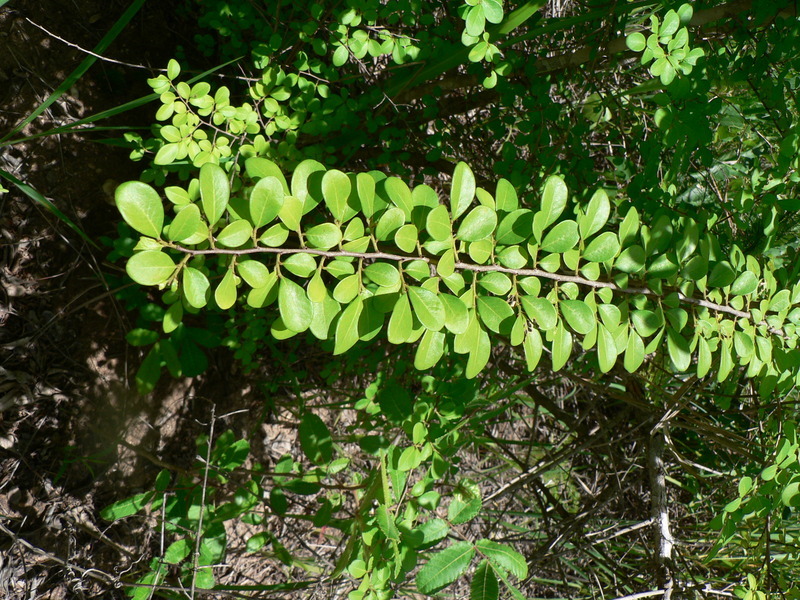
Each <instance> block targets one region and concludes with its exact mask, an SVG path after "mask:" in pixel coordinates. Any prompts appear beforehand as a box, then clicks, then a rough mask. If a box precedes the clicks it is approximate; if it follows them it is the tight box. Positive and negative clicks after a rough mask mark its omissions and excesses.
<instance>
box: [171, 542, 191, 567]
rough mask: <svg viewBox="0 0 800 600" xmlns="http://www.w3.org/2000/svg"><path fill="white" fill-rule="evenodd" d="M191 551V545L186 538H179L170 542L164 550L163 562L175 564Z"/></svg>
mask: <svg viewBox="0 0 800 600" xmlns="http://www.w3.org/2000/svg"><path fill="white" fill-rule="evenodd" d="M191 552H192V545H191V543H190V542H189V540H187V539H186V538H181V539H179V540H176V541H174V542H172V543H171V544H170V545H169V546H168V547H167V549H166V550H165V551H164V562H165V563H167V564H168V565H177V564H178V563H181V562H183V560H184V559H185V558H186V557H187V556H189V554H190V553H191Z"/></svg>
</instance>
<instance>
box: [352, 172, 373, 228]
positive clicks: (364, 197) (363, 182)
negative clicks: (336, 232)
mask: <svg viewBox="0 0 800 600" xmlns="http://www.w3.org/2000/svg"><path fill="white" fill-rule="evenodd" d="M356 192H357V194H358V201H359V203H360V205H361V211H362V212H363V213H364V216H366V217H367V218H368V219H369V218H371V217H372V215H373V214H375V212H376V211H377V210H378V209H379V208H380V207H377V206H376V205H375V180H374V179H373V178H372V176H371V175H369V174H368V173H359V174H358V175H356ZM351 223H352V221H351Z"/></svg>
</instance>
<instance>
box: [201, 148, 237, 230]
mask: <svg viewBox="0 0 800 600" xmlns="http://www.w3.org/2000/svg"><path fill="white" fill-rule="evenodd" d="M230 193H231V188H230V185H229V183H228V176H227V174H226V173H225V171H224V170H223V169H222V167H220V166H219V165H215V164H214V163H210V162H209V163H206V164H204V165H203V166H202V167H200V202H201V204H202V205H203V212H204V213H205V215H206V219H208V222H209V223H210V224H211V225H214V223H216V222H217V221H219V220H220V219H221V218H222V215H223V214H225V209H226V208H227V207H228V200H229V199H230Z"/></svg>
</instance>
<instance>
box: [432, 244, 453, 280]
mask: <svg viewBox="0 0 800 600" xmlns="http://www.w3.org/2000/svg"><path fill="white" fill-rule="evenodd" d="M436 272H437V273H438V274H439V276H440V277H442V278H444V279H447V278H448V277H450V276H451V275H453V273H455V272H456V251H455V250H454V249H453V248H449V249H448V250H446V251H445V253H444V254H442V255H441V256H440V257H439V262H438V263H436Z"/></svg>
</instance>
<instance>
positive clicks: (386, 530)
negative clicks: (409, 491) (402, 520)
mask: <svg viewBox="0 0 800 600" xmlns="http://www.w3.org/2000/svg"><path fill="white" fill-rule="evenodd" d="M375 521H376V522H377V523H378V528H379V529H380V530H381V531H382V532H383V535H385V536H386V538H387V539H390V540H394V541H396V542H399V541H400V531H399V530H398V529H397V525H395V523H394V515H393V514H392V512H391V511H390V510H389V509H388V508H387V507H386V505H385V504H379V505H378V508H376V509H375Z"/></svg>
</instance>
